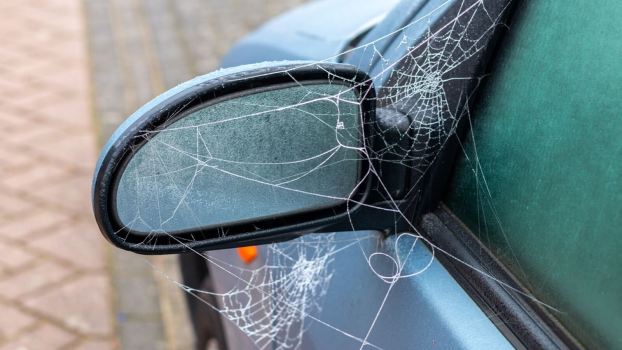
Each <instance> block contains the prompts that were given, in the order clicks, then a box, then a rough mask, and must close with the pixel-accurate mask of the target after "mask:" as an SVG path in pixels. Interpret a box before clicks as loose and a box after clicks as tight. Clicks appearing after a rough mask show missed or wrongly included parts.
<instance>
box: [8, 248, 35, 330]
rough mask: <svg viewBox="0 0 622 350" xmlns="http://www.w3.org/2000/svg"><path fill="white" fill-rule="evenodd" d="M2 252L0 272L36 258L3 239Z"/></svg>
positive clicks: (20, 265)
mask: <svg viewBox="0 0 622 350" xmlns="http://www.w3.org/2000/svg"><path fill="white" fill-rule="evenodd" d="M0 252H1V253H0V272H6V271H12V270H16V269H19V268H21V267H23V266H24V265H26V264H28V263H30V262H32V261H33V260H34V256H33V255H32V254H31V253H28V252H27V251H26V250H25V249H24V248H23V247H21V246H18V245H13V244H9V243H5V242H2V241H0ZM1 314H2V313H1V312H0V315H1ZM0 328H2V327H0Z"/></svg>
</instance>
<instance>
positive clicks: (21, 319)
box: [0, 304, 36, 339]
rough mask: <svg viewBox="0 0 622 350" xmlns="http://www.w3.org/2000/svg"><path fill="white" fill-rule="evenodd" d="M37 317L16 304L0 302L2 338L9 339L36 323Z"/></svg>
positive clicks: (0, 337)
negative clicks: (20, 308)
mask: <svg viewBox="0 0 622 350" xmlns="http://www.w3.org/2000/svg"><path fill="white" fill-rule="evenodd" d="M35 322H36V319H35V318H34V317H32V316H29V315H28V314H26V313H24V312H22V311H20V310H18V309H17V308H15V307H14V306H9V305H5V304H0V339H8V338H11V337H12V336H14V335H16V334H17V333H19V332H20V331H22V330H24V329H25V328H28V327H31V326H33V325H34V324H35Z"/></svg>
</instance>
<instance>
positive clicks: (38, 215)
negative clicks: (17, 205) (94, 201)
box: [0, 203, 73, 241]
mask: <svg viewBox="0 0 622 350" xmlns="http://www.w3.org/2000/svg"><path fill="white" fill-rule="evenodd" d="M32 205H33V206H38V205H39V204H38V203H32ZM39 209H40V210H36V211H35V210H31V211H29V212H28V213H26V214H24V215H19V216H16V217H14V218H12V219H11V220H8V221H7V222H5V223H2V224H0V236H2V237H8V238H11V239H17V240H22V241H28V240H30V239H32V238H34V237H37V236H39V235H41V234H45V232H48V231H46V230H53V229H56V228H58V227H63V226H65V225H69V224H70V223H71V222H72V221H71V217H72V215H73V214H71V213H67V212H62V211H59V210H41V208H40V207H39Z"/></svg>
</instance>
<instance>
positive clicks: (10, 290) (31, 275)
mask: <svg viewBox="0 0 622 350" xmlns="http://www.w3.org/2000/svg"><path fill="white" fill-rule="evenodd" d="M73 272H74V271H73V268H71V267H64V266H61V265H59V264H57V263H53V262H50V261H47V260H44V259H42V260H41V261H40V262H39V263H38V264H37V265H35V266H32V267H29V268H26V269H23V270H20V271H19V273H17V274H13V275H10V276H5V277H4V278H2V280H0V296H2V297H4V298H6V299H11V300H20V299H22V297H23V296H24V295H26V294H29V293H34V292H39V291H41V290H44V289H45V288H48V287H49V286H51V285H53V284H54V283H57V282H59V281H61V280H63V279H64V278H66V277H67V276H69V275H70V274H71V273H73Z"/></svg>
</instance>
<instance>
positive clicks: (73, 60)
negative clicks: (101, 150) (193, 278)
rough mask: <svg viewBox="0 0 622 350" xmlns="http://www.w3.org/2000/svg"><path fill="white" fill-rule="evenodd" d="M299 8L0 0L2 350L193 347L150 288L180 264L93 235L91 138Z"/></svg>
mask: <svg viewBox="0 0 622 350" xmlns="http://www.w3.org/2000/svg"><path fill="white" fill-rule="evenodd" d="M300 2H302V1H301V0H268V1H262V2H257V1H254V0H234V1H227V2H223V1H219V0H206V1H203V0H186V1H183V2H180V1H173V0H131V1H125V0H110V1H99V0H48V1H37V0H3V1H2V2H0V13H2V14H3V15H4V16H3V19H2V21H0V125H1V126H2V130H3V131H4V133H3V135H2V137H0V350H5V349H115V348H124V349H185V348H189V347H190V341H189V339H190V338H191V336H190V335H189V333H188V332H189V330H190V326H189V325H188V323H187V322H188V321H187V318H185V316H184V313H183V312H182V309H183V308H184V307H185V305H184V304H183V299H182V297H181V296H180V294H181V293H180V291H179V290H178V289H176V288H175V287H174V286H173V284H171V283H169V282H168V281H167V280H166V279H163V278H159V279H158V278H155V279H154V275H155V276H161V275H162V273H164V274H166V275H167V276H171V277H172V278H178V271H177V269H178V266H177V261H176V260H175V258H174V257H162V258H155V259H151V260H150V261H149V262H148V261H147V260H146V259H145V258H143V257H137V256H135V255H132V254H128V253H125V252H121V251H120V250H117V249H111V248H110V247H108V245H107V243H105V241H104V240H103V239H102V238H101V237H100V235H99V233H98V232H97V228H96V227H95V223H94V222H93V219H92V214H91V209H90V181H91V175H92V170H93V166H94V162H95V157H96V154H97V148H98V146H97V144H98V143H97V142H96V139H97V138H99V144H101V142H102V141H103V139H105V138H106V137H107V136H108V135H109V133H110V132H111V131H112V130H113V129H114V128H115V127H116V126H117V125H118V123H119V122H121V121H122V120H123V119H124V118H125V116H127V115H128V114H129V113H131V112H132V111H133V110H134V109H135V108H137V107H138V106H139V105H140V104H142V103H144V102H146V101H147V100H149V99H150V98H152V97H153V96H154V95H156V94H157V93H159V92H161V91H163V90H164V89H166V88H168V87H171V86H173V85H175V84H176V83H178V82H180V81H183V80H186V79H189V78H191V77H193V76H194V75H197V74H200V73H205V72H208V71H210V70H213V69H215V68H216V67H217V63H218V60H219V59H220V57H221V56H222V55H223V54H224V53H225V52H226V51H227V50H228V48H229V47H230V46H231V45H232V44H233V42H235V41H236V40H237V39H239V38H241V37H242V36H243V35H244V34H245V33H247V32H248V31H250V30H252V29H254V28H256V27H257V26H258V25H260V24H261V23H263V22H264V21H265V20H266V19H268V18H270V17H272V16H274V15H275V14H277V13H279V12H282V11H283V10H285V9H287V8H291V7H293V6H295V5H297V4H299V3H300ZM85 15H86V18H85ZM85 19H87V21H86V23H87V24H86V25H85ZM87 39H88V40H87ZM87 41H88V42H89V43H90V45H88V48H89V49H88V50H87V44H86V43H87ZM197 43H200V45H198V44H197ZM87 52H88V54H87ZM89 62H90V69H91V72H89V65H88V63H89ZM89 73H91V77H92V78H93V79H92V83H93V84H94V93H93V96H91V93H90V85H91V81H90V80H89V78H90V77H89ZM92 97H93V101H94V103H93V105H92V104H91V98H92ZM93 114H95V116H96V117H97V118H96V120H95V123H93V120H92V115H93ZM95 126H97V127H95ZM96 129H97V130H96ZM152 266H155V269H154V268H152ZM154 270H155V271H154Z"/></svg>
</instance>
